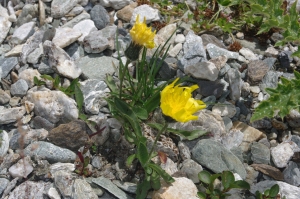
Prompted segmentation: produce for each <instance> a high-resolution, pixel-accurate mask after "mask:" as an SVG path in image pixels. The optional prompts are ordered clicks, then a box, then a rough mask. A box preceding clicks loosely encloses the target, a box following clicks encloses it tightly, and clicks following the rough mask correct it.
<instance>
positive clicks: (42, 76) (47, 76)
mask: <svg viewBox="0 0 300 199" xmlns="http://www.w3.org/2000/svg"><path fill="white" fill-rule="evenodd" d="M41 78H43V79H47V80H50V81H54V79H53V77H51V76H50V75H46V74H44V75H41Z"/></svg>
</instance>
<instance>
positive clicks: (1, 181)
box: [0, 178, 9, 194]
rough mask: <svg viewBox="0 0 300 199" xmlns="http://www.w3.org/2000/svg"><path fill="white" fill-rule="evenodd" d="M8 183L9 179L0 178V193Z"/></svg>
mask: <svg viewBox="0 0 300 199" xmlns="http://www.w3.org/2000/svg"><path fill="white" fill-rule="evenodd" d="M8 184H9V180H7V179H6V178H0V194H2V193H3V191H4V190H5V189H6V187H7V185H8Z"/></svg>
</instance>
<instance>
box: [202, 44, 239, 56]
mask: <svg viewBox="0 0 300 199" xmlns="http://www.w3.org/2000/svg"><path fill="white" fill-rule="evenodd" d="M206 50H207V52H208V54H209V56H210V58H212V59H213V58H216V57H219V56H222V55H225V56H226V57H227V58H228V59H238V57H239V54H238V53H236V52H231V51H229V50H226V49H224V48H220V47H218V46H216V45H215V44H211V43H210V44H207V46H206Z"/></svg>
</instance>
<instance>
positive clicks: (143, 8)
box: [130, 4, 160, 25]
mask: <svg viewBox="0 0 300 199" xmlns="http://www.w3.org/2000/svg"><path fill="white" fill-rule="evenodd" d="M158 12H159V11H158V9H154V8H152V7H151V6H149V5H147V4H143V5H140V6H138V7H136V8H135V9H134V10H133V13H132V17H131V20H130V24H131V25H133V24H134V23H135V21H136V17H137V15H140V22H143V21H144V17H146V24H149V23H150V22H152V21H159V20H160V17H159V14H158Z"/></svg>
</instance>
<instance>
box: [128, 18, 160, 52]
mask: <svg viewBox="0 0 300 199" xmlns="http://www.w3.org/2000/svg"><path fill="white" fill-rule="evenodd" d="M155 32H156V31H154V32H152V30H151V27H147V24H146V18H145V17H144V21H143V22H142V23H141V22H140V15H137V17H136V22H135V24H134V26H133V27H132V29H131V30H130V35H131V38H132V41H133V42H134V43H135V44H136V45H139V46H145V47H146V48H154V46H155V44H154V36H155Z"/></svg>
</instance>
